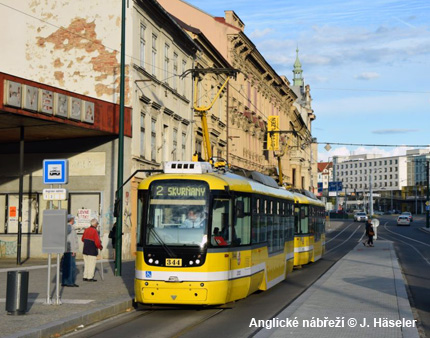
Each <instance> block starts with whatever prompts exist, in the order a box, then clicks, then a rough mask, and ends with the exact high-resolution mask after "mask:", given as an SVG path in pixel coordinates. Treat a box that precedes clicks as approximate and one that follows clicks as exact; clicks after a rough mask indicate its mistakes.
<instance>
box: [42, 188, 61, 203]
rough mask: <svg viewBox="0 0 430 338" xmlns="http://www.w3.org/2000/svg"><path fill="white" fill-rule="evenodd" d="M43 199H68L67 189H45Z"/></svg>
mask: <svg viewBox="0 0 430 338" xmlns="http://www.w3.org/2000/svg"><path fill="white" fill-rule="evenodd" d="M43 199H44V200H45V201H65V200H67V189H43Z"/></svg>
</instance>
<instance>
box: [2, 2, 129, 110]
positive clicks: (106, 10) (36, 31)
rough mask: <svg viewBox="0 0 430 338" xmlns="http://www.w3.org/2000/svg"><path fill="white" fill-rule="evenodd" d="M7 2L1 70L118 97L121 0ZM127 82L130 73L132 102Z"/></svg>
mask: <svg viewBox="0 0 430 338" xmlns="http://www.w3.org/2000/svg"><path fill="white" fill-rule="evenodd" d="M3 3H5V5H6V6H3V7H2V9H1V11H0V29H1V31H2V32H9V34H1V35H0V42H1V44H2V46H4V49H3V51H2V53H1V54H0V64H1V65H2V68H1V70H2V71H4V72H5V73H9V74H12V75H15V76H19V77H23V78H26V79H31V80H34V81H38V82H41V83H45V84H49V85H52V86H56V87H59V88H63V89H67V90H70V91H74V92H77V93H80V94H83V95H88V96H91V97H95V98H98V99H102V100H106V101H109V102H115V103H118V102H119V95H118V94H119V75H120V68H119V62H120V40H121V2H120V1H117V0H104V1H98V0H91V1H85V0H74V1H57V0H20V1H15V0H5V1H3ZM128 32H130V31H128ZM130 36H131V34H130ZM130 40H131V39H130ZM126 47H127V43H126ZM126 54H129V55H130V53H127V52H126ZM127 62H130V60H126V63H127ZM127 75H128V67H127V68H126V76H127ZM128 88H129V83H128V78H126V95H127V97H126V104H129V103H130V91H129V90H128Z"/></svg>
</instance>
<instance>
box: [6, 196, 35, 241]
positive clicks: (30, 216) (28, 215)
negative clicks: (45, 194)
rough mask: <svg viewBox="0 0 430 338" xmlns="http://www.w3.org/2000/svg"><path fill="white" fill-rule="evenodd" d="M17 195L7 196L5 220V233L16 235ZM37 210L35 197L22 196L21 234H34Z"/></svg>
mask: <svg viewBox="0 0 430 338" xmlns="http://www.w3.org/2000/svg"><path fill="white" fill-rule="evenodd" d="M18 203H19V196H18V195H9V210H8V215H7V216H8V219H7V232H8V233H10V234H11V233H17V232H18V212H19V208H18ZM37 209H38V203H37V199H36V195H31V196H24V197H23V200H22V228H21V231H22V233H24V234H25V233H31V232H35V227H36V224H37V221H36V220H37V217H36V215H37Z"/></svg>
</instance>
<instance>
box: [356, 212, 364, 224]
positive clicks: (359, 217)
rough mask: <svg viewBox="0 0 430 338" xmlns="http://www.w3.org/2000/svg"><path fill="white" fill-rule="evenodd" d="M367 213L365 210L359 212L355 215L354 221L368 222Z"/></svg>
mask: <svg viewBox="0 0 430 338" xmlns="http://www.w3.org/2000/svg"><path fill="white" fill-rule="evenodd" d="M366 221H367V214H366V213H365V212H357V213H356V214H355V215H354V222H366Z"/></svg>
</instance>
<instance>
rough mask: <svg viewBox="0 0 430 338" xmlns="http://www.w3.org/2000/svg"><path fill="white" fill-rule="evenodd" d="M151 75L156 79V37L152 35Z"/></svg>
mask: <svg viewBox="0 0 430 338" xmlns="http://www.w3.org/2000/svg"><path fill="white" fill-rule="evenodd" d="M152 75H154V76H155V77H157V36H156V35H154V34H153V35H152Z"/></svg>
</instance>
